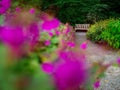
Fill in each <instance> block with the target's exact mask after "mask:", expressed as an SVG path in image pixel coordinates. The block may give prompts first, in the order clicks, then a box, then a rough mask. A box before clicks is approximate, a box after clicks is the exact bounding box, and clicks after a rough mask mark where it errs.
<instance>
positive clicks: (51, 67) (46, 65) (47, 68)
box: [41, 62, 54, 74]
mask: <svg viewBox="0 0 120 90" xmlns="http://www.w3.org/2000/svg"><path fill="white" fill-rule="evenodd" d="M41 68H42V70H43V71H44V72H45V73H47V74H50V73H52V72H53V70H54V65H53V64H52V63H49V62H44V63H42V64H41Z"/></svg>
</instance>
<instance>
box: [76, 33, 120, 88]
mask: <svg viewBox="0 0 120 90" xmlns="http://www.w3.org/2000/svg"><path fill="white" fill-rule="evenodd" d="M75 36H76V43H77V45H80V44H81V43H82V42H84V41H86V40H87V39H86V33H84V32H76V34H75ZM119 56H120V51H116V50H109V49H106V48H105V47H102V46H100V45H98V44H95V43H92V42H91V41H88V47H87V49H86V57H87V60H88V61H90V62H98V61H104V63H110V62H114V61H116V60H117V59H118V57H119ZM100 84H101V86H100V88H99V89H96V90H120V68H118V67H113V66H111V67H109V68H108V69H107V70H106V72H105V77H104V78H103V79H102V80H101V83H100Z"/></svg>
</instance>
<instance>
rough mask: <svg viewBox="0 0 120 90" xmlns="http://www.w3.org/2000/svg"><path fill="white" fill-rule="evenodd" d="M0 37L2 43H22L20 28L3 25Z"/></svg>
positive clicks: (10, 44)
mask: <svg viewBox="0 0 120 90" xmlns="http://www.w3.org/2000/svg"><path fill="white" fill-rule="evenodd" d="M1 39H2V41H3V43H5V44H7V45H9V46H12V47H19V46H21V45H23V43H24V34H23V32H22V28H21V27H10V26H5V27H4V28H3V29H2V31H1Z"/></svg>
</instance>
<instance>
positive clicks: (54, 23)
mask: <svg viewBox="0 0 120 90" xmlns="http://www.w3.org/2000/svg"><path fill="white" fill-rule="evenodd" d="M59 25H60V21H59V20H58V19H56V18H53V19H52V20H45V21H44V23H43V24H42V28H43V29H44V30H52V29H56V28H57V27H58V26H59Z"/></svg>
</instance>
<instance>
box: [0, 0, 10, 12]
mask: <svg viewBox="0 0 120 90" xmlns="http://www.w3.org/2000/svg"><path fill="white" fill-rule="evenodd" d="M10 2H11V0H1V1H0V14H3V13H5V12H6V11H7V10H8V8H9V7H10Z"/></svg>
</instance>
